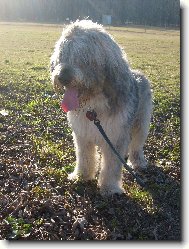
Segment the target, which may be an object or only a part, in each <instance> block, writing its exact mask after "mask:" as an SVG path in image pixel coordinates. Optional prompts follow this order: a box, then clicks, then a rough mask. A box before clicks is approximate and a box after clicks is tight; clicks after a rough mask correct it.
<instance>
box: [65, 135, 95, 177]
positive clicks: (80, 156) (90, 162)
mask: <svg viewBox="0 0 189 249" xmlns="http://www.w3.org/2000/svg"><path fill="white" fill-rule="evenodd" d="M74 143H75V149H76V167H75V170H74V172H73V173H72V174H70V176H69V178H70V179H74V178H77V177H78V176H80V177H81V178H82V179H83V180H85V181H88V180H92V179H94V178H95V174H96V170H97V169H96V163H95V159H96V148H95V145H94V144H93V143H91V142H89V141H87V140H86V138H82V137H80V136H78V137H76V136H74Z"/></svg>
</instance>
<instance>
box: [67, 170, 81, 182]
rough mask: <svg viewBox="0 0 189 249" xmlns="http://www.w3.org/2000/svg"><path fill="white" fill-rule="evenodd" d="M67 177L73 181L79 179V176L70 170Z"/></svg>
mask: <svg viewBox="0 0 189 249" xmlns="http://www.w3.org/2000/svg"><path fill="white" fill-rule="evenodd" d="M68 179H69V180H71V181H74V180H78V179H79V176H78V174H77V173H76V172H72V173H70V174H69V175H68Z"/></svg>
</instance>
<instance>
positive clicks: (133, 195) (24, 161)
mask: <svg viewBox="0 0 189 249" xmlns="http://www.w3.org/2000/svg"><path fill="white" fill-rule="evenodd" d="M61 30H62V27H61V26H53V25H51V26H50V25H49V26H48V25H18V24H14V25H13V24H9V25H8V24H3V23H1V24H0V58H1V60H0V155H1V156H0V186H1V190H0V239H23V240H27V239H29V240H33V239H34V240H77V239H79V240H117V239H118V240H180V239H181V224H180V219H181V216H180V32H179V31H174V30H160V29H147V30H146V32H144V29H142V28H141V29H140V28H137V29H136V28H123V27H122V28H119V27H110V28H108V31H109V32H110V33H111V34H112V35H113V36H114V38H115V39H116V41H117V42H118V43H119V44H120V45H121V46H122V47H123V49H125V51H126V53H127V55H128V60H129V62H130V64H131V67H133V68H135V69H139V70H141V71H142V72H143V73H145V74H146V75H147V76H148V78H149V79H150V81H151V84H152V89H153V102H154V112H153V117H152V122H151V127H150V134H149V137H148V140H147V142H146V145H145V155H146V157H147V159H148V161H149V170H148V173H146V174H144V175H142V177H143V179H144V180H145V181H146V184H147V186H148V188H147V189H145V190H144V189H141V187H140V186H138V185H137V184H136V182H135V181H133V179H132V178H131V176H130V175H129V174H128V173H127V172H126V171H124V174H123V176H124V188H125V190H126V194H124V195H122V196H117V195H115V196H112V197H111V198H102V197H101V196H100V194H99V190H98V188H97V185H96V181H94V182H90V183H84V182H70V181H68V179H67V174H68V173H69V172H71V171H72V170H73V168H74V165H75V152H74V148H73V141H72V136H71V130H70V128H69V126H68V124H67V121H66V116H65V114H64V113H63V112H62V111H61V109H60V106H59V103H60V99H57V98H56V97H55V96H54V92H53V89H52V86H51V82H50V75H49V59H50V56H51V53H52V50H53V47H54V44H55V41H56V40H57V39H58V38H59V36H60V35H61Z"/></svg>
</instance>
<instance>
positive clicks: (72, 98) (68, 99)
mask: <svg viewBox="0 0 189 249" xmlns="http://www.w3.org/2000/svg"><path fill="white" fill-rule="evenodd" d="M78 107H79V99H78V92H77V90H76V89H75V88H71V89H67V90H66V91H65V93H64V97H63V100H62V102H61V108H62V109H63V110H64V111H65V112H68V111H72V110H75V109H76V108H78Z"/></svg>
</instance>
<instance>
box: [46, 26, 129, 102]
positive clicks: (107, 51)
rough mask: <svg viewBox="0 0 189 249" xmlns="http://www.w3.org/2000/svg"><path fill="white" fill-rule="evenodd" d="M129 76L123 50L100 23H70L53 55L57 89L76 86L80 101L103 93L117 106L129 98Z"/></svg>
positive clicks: (54, 82) (55, 86) (54, 80)
mask: <svg viewBox="0 0 189 249" xmlns="http://www.w3.org/2000/svg"><path fill="white" fill-rule="evenodd" d="M129 77H130V75H129V67H128V64H127V61H126V57H125V54H124V53H123V51H122V50H121V49H120V47H119V46H118V45H117V44H116V43H115V41H114V40H113V38H112V37H111V36H110V35H109V34H108V33H107V32H106V31H105V30H104V29H103V28H102V27H101V26H100V25H97V24H94V23H92V22H89V23H88V22H84V23H83V22H76V23H74V24H71V25H68V27H67V28H66V29H65V30H64V31H63V33H62V36H61V38H60V39H59V41H58V42H57V44H56V47H55V51H54V53H53V55H52V57H51V78H52V83H53V85H54V88H55V90H59V89H61V90H63V89H64V90H65V92H67V90H69V89H75V92H76V91H77V97H78V101H79V103H82V102H83V101H86V100H87V99H89V98H91V97H95V95H97V94H99V93H102V94H103V95H104V96H105V97H106V98H107V100H108V103H109V105H110V106H118V105H119V102H120V103H121V101H124V99H126V98H125V96H126V92H128V88H129V84H130V83H129V82H130V80H129ZM72 93H73V92H72Z"/></svg>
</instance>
